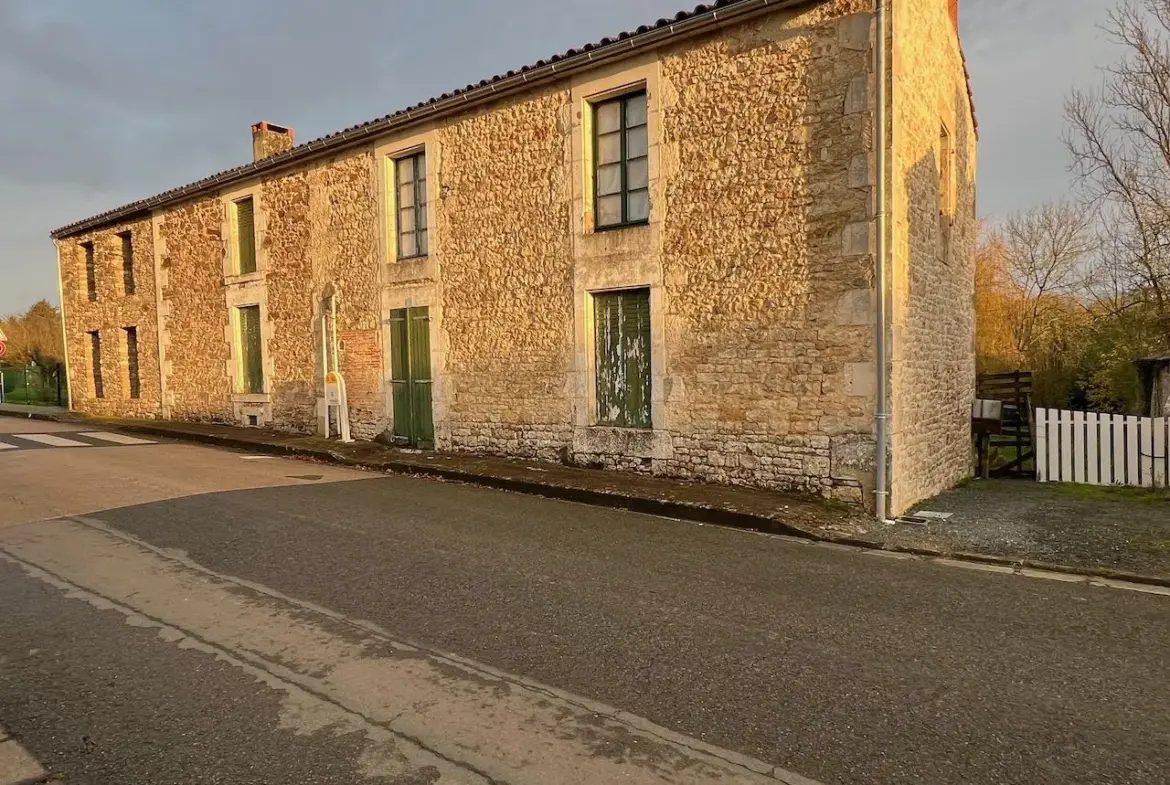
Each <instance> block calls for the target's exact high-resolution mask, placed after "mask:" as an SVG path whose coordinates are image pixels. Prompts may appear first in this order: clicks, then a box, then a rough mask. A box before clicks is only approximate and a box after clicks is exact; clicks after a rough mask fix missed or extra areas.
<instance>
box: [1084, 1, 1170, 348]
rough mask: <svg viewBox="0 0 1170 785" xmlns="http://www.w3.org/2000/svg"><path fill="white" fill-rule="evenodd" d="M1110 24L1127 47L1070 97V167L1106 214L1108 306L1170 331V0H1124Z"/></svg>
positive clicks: (1100, 273) (1101, 292) (1100, 292)
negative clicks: (1149, 315) (1143, 313)
mask: <svg viewBox="0 0 1170 785" xmlns="http://www.w3.org/2000/svg"><path fill="white" fill-rule="evenodd" d="M1105 31H1106V33H1107V34H1108V35H1109V36H1110V37H1111V38H1113V39H1114V40H1115V41H1116V43H1118V44H1119V45H1120V46H1121V47H1122V50H1123V52H1124V54H1123V55H1122V57H1121V58H1120V59H1119V60H1118V62H1116V63H1115V64H1113V65H1112V66H1110V67H1108V68H1106V69H1104V80H1103V83H1102V85H1101V87H1100V88H1098V89H1095V90H1076V91H1073V92H1072V93H1071V94H1070V96H1069V98H1068V100H1067V101H1066V104H1065V114H1066V117H1067V119H1068V123H1069V128H1068V132H1067V134H1066V139H1065V142H1066V144H1067V146H1068V148H1069V151H1070V152H1071V153H1072V157H1073V171H1074V173H1075V175H1076V176H1077V178H1078V181H1079V183H1080V186H1081V189H1082V193H1083V194H1084V196H1085V197H1086V201H1087V202H1088V203H1089V204H1091V205H1092V206H1093V207H1094V208H1096V209H1097V210H1099V213H1100V216H1101V221H1100V222H1099V229H1100V233H1101V240H1102V243H1101V244H1102V247H1103V249H1104V251H1103V255H1102V258H1101V265H1100V266H1099V269H1098V270H1097V271H1096V273H1097V275H1096V276H1095V280H1094V281H1093V291H1094V294H1095V295H1097V298H1098V303H1099V305H1101V306H1104V307H1106V308H1121V307H1125V308H1129V307H1133V306H1134V305H1135V304H1138V303H1140V304H1144V305H1148V306H1152V308H1153V311H1154V316H1155V321H1156V322H1157V323H1158V324H1160V325H1161V328H1160V329H1161V330H1162V331H1163V333H1164V334H1165V335H1167V336H1170V0H1124V2H1122V3H1121V5H1120V6H1119V7H1118V8H1117V9H1116V10H1114V11H1112V12H1111V13H1110V14H1109V17H1108V22H1107V23H1106V25H1105Z"/></svg>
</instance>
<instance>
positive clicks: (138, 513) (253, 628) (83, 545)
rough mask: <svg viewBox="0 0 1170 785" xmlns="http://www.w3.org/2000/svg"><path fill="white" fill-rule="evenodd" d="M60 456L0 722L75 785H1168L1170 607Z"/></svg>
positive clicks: (26, 491)
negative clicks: (805, 781)
mask: <svg viewBox="0 0 1170 785" xmlns="http://www.w3.org/2000/svg"><path fill="white" fill-rule="evenodd" d="M10 422H11V421H10ZM24 425H25V424H24V423H20V426H22V427H23V426H24ZM40 425H41V426H43V425H44V424H40ZM6 426H7V427H8V428H11V427H16V426H12V425H10V424H9V423H6V422H5V421H4V420H3V418H0V438H5V437H3V433H4V432H5V430H6ZM43 430H46V431H47V430H49V429H47V428H44V429H43ZM68 450H70V448H54V449H39V450H29V451H23V450H21V451H16V450H13V451H7V452H4V453H0V481H2V483H3V484H2V485H0V558H3V559H5V561H0V608H3V609H4V632H3V634H0V725H4V726H6V727H7V728H8V729H9V730H10V731H11V732H12V733H13V735H14V736H16V737H17V738H19V739H20V740H21V742H22V743H23V744H24V745H25V746H26V747H27V748H29V749H30V751H32V752H33V753H34V754H36V755H37V756H38V757H39V758H40V759H41V760H42V761H43V762H44V763H45V765H46V766H48V767H49V768H50V769H51V770H52V771H53V773H54V774H56V775H59V776H61V777H62V778H63V779H64V781H65V783H66V785H72V783H125V782H136V783H155V782H157V783H164V782H184V783H194V782H208V783H219V782H225V783H227V782H231V783H251V782H257V783H260V782H273V783H275V782H281V783H288V782H306V783H317V782H321V783H331V782H365V781H369V782H379V783H385V782H398V783H409V782H420V783H421V782H462V781H468V782H472V781H494V782H514V783H520V782H539V783H549V782H611V781H619V780H620V781H629V782H642V781H646V782H651V781H654V782H680V783H681V782H704V781H715V780H716V779H718V780H719V781H722V782H741V781H742V782H749V781H751V782H754V781H768V780H769V779H771V781H776V779H777V778H779V779H780V780H781V781H783V780H784V779H786V778H787V779H788V780H789V781H796V779H795V776H794V775H792V774H791V772H799V774H800V775H803V776H804V777H807V778H810V779H812V780H814V781H817V782H820V783H824V784H825V785H844V784H845V783H879V784H881V785H886V784H887V783H888V784H890V785H892V784H893V783H923V784H924V785H946V784H948V783H956V784H957V783H971V784H976V785H982V784H984V783H986V784H987V785H991V784H992V783H996V784H997V785H999V784H1006V783H1020V784H1023V783H1029V784H1030V783H1061V784H1062V785H1063V784H1065V783H1094V785H1098V784H1101V783H1111V784H1117V785H1122V784H1125V785H1128V784H1129V783H1151V784H1153V783H1159V784H1161V783H1165V782H1168V781H1170V683H1168V680H1167V679H1166V678H1165V673H1166V664H1167V659H1168V656H1170V655H1168V654H1167V652H1170V597H1167V596H1158V595H1151V594H1142V593H1136V592H1129V591H1122V590H1117V589H1106V588H1094V587H1090V586H1087V585H1084V584H1077V583H1068V582H1057V581H1050V580H1039V579H1032V578H1025V577H1020V576H1013V575H1004V574H998V573H990V572H976V571H971V570H965V569H958V568H954V567H948V566H945V565H936V564H927V563H923V562H918V561H906V560H895V559H891V558H886V557H879V556H875V555H871V554H865V553H860V552H854V551H846V550H840V549H832V548H827V547H820V546H812V545H801V544H796V543H792V542H789V541H785V540H781V539H777V538H769V537H763V536H758V535H752V534H746V533H743V532H736V531H730V530H723V529H719V528H715V527H704V526H697V525H692V524H686V523H680V522H676V521H669V520H663V519H658V518H653V517H649V516H641V515H636V514H633V513H628V512H623V511H613V510H600V509H594V508H589V507H584V506H580V505H574V504H569V503H563V502H557V501H552V500H546V499H539V498H534V497H526V496H519V495H513V494H508V493H503V492H497V491H491V490H487V489H481V488H472V487H467V486H461V485H456V484H449V483H439V482H434V481H431V480H421V479H413V478H406V477H379V476H371V475H363V474H359V473H356V472H348V471H344V470H339V469H335V468H328V467H321V466H316V465H313V464H307V463H299V462H293V461H285V460H255V461H252V460H245V459H244V458H245V457H246V456H242V455H241V454H239V453H233V452H228V451H219V450H214V449H210V448H203V447H194V446H189V445H170V444H154V445H127V446H111V447H97V446H92V447H86V448H72V451H68ZM17 452H20V455H16V454H15V453H17ZM57 516H72V517H71V518H70V519H68V520H64V521H55V522H47V521H45V519H49V518H54V517H57ZM412 647H418V648H412ZM542 704H548V705H542ZM670 731H673V732H674V733H671V732H670ZM675 734H678V735H675ZM705 745H710V746H705ZM737 754H738V755H742V756H748V758H747V759H741V758H739V757H737ZM765 763H766V764H771V765H774V766H779V767H782V769H783V770H782V771H779V772H772V771H769V770H767V769H766V767H764V765H763V764H765ZM737 767H738V768H737ZM755 769H759V772H757V771H755Z"/></svg>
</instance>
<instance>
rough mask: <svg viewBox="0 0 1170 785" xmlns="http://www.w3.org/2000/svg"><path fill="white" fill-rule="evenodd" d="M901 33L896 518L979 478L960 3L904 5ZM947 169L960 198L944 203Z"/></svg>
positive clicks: (912, 1)
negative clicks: (954, 6)
mask: <svg viewBox="0 0 1170 785" xmlns="http://www.w3.org/2000/svg"><path fill="white" fill-rule="evenodd" d="M893 35H894V58H893V69H894V88H893V89H894V112H895V114H894V118H893V122H894V123H895V129H896V130H895V134H894V141H895V148H894V155H893V159H892V161H891V166H892V189H893V201H892V205H891V207H892V215H893V241H894V248H893V270H892V272H893V279H894V292H893V303H892V310H893V338H894V340H893V352H892V367H891V396H892V405H893V409H892V415H893V417H892V421H891V472H892V486H891V494H892V496H891V512H892V513H894V514H897V513H900V512H902V511H904V510H906V509H907V508H909V507H911V506H912V505H913V504H915V503H916V502H917V501H919V500H921V499H924V498H928V497H930V496H932V495H934V494H936V493H938V492H940V491H942V490H945V489H947V488H950V487H951V486H953V485H954V484H955V483H956V482H957V481H958V480H960V479H962V478H963V477H966V476H968V475H969V474H970V472H971V439H970V417H971V401H972V399H973V398H974V395H975V340H974V339H975V336H974V325H975V320H974V282H975V278H974V254H975V242H976V233H977V229H978V225H977V218H976V213H975V167H976V161H975V148H976V139H975V129H974V123H973V118H972V111H971V106H970V103H969V100H968V94H967V86H966V82H965V79H964V74H963V61H962V53H961V51H960V48H959V41H958V37H957V34H956V31H955V26H954V23H953V21H952V19H951V14H950V5H949V3H948V2H947V0H898V2H895V3H894V4H893ZM944 126H945V127H946V129H947V133H948V135H949V138H950V146H951V148H952V149H953V151H954V152H953V155H952V156H951V159H950V161H949V162H946V161H942V160H941V159H940V156H941V154H942V149H943V143H942V141H941V137H942V128H943V127H944ZM946 171H949V172H950V178H949V183H950V185H949V187H950V188H952V189H953V191H952V193H953V197H952V199H951V203H950V204H949V205H944V206H941V207H940V192H941V191H942V188H943V185H942V179H943V177H944V175H943V174H942V173H943V172H946ZM944 213H945V214H946V215H945V217H944ZM948 224H949V226H948Z"/></svg>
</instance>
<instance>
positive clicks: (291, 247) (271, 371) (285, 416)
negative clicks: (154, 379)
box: [155, 149, 386, 438]
mask: <svg viewBox="0 0 1170 785" xmlns="http://www.w3.org/2000/svg"><path fill="white" fill-rule="evenodd" d="M371 166H372V155H371V153H370V151H369V150H368V149H367V150H361V151H357V152H352V153H349V154H346V155H342V156H338V157H336V158H333V159H329V160H326V161H321V162H317V163H316V164H314V165H313V166H312V167H308V168H306V169H303V170H299V171H294V172H292V173H290V174H285V175H280V176H277V177H271V178H266V179H264V180H263V181H261V182H254V183H252V184H245V185H244V186H243V187H241V188H237V189H236V190H234V191H233V192H231V193H230V194H222V195H215V196H208V197H204V198H202V199H199V200H197V201H194V202H190V203H187V204H185V205H181V206H179V207H177V208H173V209H169V210H166V211H161V212H160V213H158V214H157V215H156V216H155V223H156V224H157V230H158V235H159V238H160V242H159V266H160V270H161V273H162V274H161V284H162V286H161V298H162V303H163V308H162V310H163V320H162V323H163V342H162V343H163V346H162V349H163V356H164V358H165V367H166V369H167V373H166V374H165V377H164V382H165V385H166V393H167V401H168V416H171V417H175V418H177V419H193V420H212V421H223V422H239V421H240V420H241V414H242V413H247V412H252V411H259V412H263V416H262V421H263V423H264V424H265V425H270V426H272V427H276V428H281V429H285V430H292V431H298V432H303V433H312V432H314V431H316V430H317V428H318V419H319V417H320V411H321V400H322V399H323V395H324V393H323V379H322V378H321V376H322V374H321V365H320V363H321V355H320V351H321V335H320V329H319V318H320V307H321V306H320V301H321V298H322V296H323V294H324V292H325V289H326V287H327V286H332V287H333V290H334V291H335V292H336V294H337V296H338V304H339V306H338V316H337V319H338V337H339V339H340V344H341V353H340V362H341V366H340V367H341V370H342V372H343V374H345V375H346V377H347V382H348V389H349V393H350V403H351V409H350V411H351V425H352V428H353V431H354V434H355V435H356V436H359V437H365V438H373V437H374V436H376V435H377V434H378V433H379V432H380V431H381V430H382V429H383V428H384V427H385V425H386V422H385V405H384V391H383V386H382V378H381V343H380V335H379V318H378V307H379V305H378V287H379V283H378V271H377V264H376V261H375V258H376V242H375V227H374V222H375V220H376V218H375V216H376V200H375V197H374V185H373V177H372V174H371ZM241 194H244V195H252V196H253V197H254V200H255V209H256V216H255V222H256V241H257V249H258V250H257V272H256V273H252V274H249V275H244V276H240V275H235V274H234V273H233V272H232V270H231V265H230V258H229V257H230V254H229V243H230V242H232V239H231V237H230V232H231V229H230V228H229V225H228V222H227V220H226V215H227V209H228V204H229V202H230V201H231V200H232V199H234V198H238V197H239V196H240V195H241ZM254 301H258V302H261V303H262V313H263V316H264V330H263V334H264V353H265V363H264V365H265V376H266V380H265V381H266V388H267V390H266V392H265V393H264V394H262V395H242V394H240V393H238V392H237V391H236V390H235V389H234V387H235V382H234V373H233V363H234V362H235V359H234V354H233V342H234V340H235V336H234V332H233V325H232V321H231V308H232V307H233V305H235V304H238V303H240V302H254Z"/></svg>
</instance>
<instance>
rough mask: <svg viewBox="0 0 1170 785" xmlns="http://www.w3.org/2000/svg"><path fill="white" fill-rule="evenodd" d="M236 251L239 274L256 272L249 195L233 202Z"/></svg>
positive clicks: (252, 216) (253, 220)
mask: <svg viewBox="0 0 1170 785" xmlns="http://www.w3.org/2000/svg"><path fill="white" fill-rule="evenodd" d="M235 209H236V249H237V250H236V253H237V262H238V264H239V268H240V269H239V270H238V272H239V273H240V274H241V275H244V274H246V273H254V272H256V222H255V218H254V211H253V203H252V199H251V198H250V197H249V198H247V199H241V200H240V201H238V202H236V203H235Z"/></svg>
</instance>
